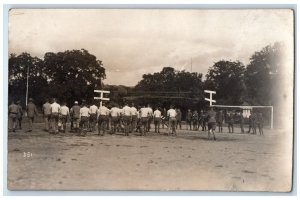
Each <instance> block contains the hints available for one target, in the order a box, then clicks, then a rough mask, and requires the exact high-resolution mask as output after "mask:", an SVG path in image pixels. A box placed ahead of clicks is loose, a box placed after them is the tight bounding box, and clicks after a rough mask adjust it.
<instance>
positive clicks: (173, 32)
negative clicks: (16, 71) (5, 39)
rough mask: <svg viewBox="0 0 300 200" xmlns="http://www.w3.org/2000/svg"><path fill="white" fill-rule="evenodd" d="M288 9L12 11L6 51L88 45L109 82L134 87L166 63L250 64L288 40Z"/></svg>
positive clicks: (202, 68)
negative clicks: (260, 53) (252, 58)
mask: <svg viewBox="0 0 300 200" xmlns="http://www.w3.org/2000/svg"><path fill="white" fill-rule="evenodd" d="M292 15H293V13H292V12H291V11H290V10H171V9H169V10H159V9H154V10H150V9H146V10H145V9H144V10H126V9H122V10H119V9H115V10H103V9H98V10H79V9H69V10H57V9H40V10H39V9H36V10H29V9H28V10H16V9H14V10H11V11H10V15H9V52H10V53H16V54H19V53H22V52H25V51H26V52H28V53H30V54H31V55H33V56H38V57H41V58H42V57H43V55H44V54H45V53H46V52H59V51H65V50H72V49H81V48H84V49H87V50H88V51H89V52H90V53H91V54H94V55H95V56H96V57H97V59H99V60H102V61H103V64H104V67H105V69H106V74H107V79H105V81H104V82H105V83H106V84H117V85H119V84H122V85H128V86H133V85H135V84H136V83H137V82H138V81H140V80H141V79H142V75H143V74H145V73H153V72H158V71H161V69H162V68H163V67H164V66H172V67H174V68H175V69H177V70H183V69H185V70H186V71H191V59H192V71H194V72H201V73H203V74H206V72H207V70H208V68H209V67H210V66H212V65H213V64H214V62H217V61H219V60H221V59H228V60H232V61H235V60H240V61H241V62H243V63H244V64H248V63H249V58H250V56H251V55H252V54H253V53H254V52H255V51H259V50H261V49H262V48H263V47H264V46H266V45H268V44H273V43H274V42H276V41H281V42H286V43H291V41H292V40H291V39H292V38H293V29H292V28H293V19H292Z"/></svg>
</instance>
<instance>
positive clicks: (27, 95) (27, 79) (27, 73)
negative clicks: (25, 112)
mask: <svg viewBox="0 0 300 200" xmlns="http://www.w3.org/2000/svg"><path fill="white" fill-rule="evenodd" d="M28 79H29V65H28V66H27V81H26V107H27V104H28Z"/></svg>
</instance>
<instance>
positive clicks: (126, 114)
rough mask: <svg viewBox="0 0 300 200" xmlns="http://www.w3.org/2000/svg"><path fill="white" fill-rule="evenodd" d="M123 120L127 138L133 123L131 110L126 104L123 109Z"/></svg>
mask: <svg viewBox="0 0 300 200" xmlns="http://www.w3.org/2000/svg"><path fill="white" fill-rule="evenodd" d="M122 118H123V122H124V125H125V136H129V131H130V130H129V129H130V123H131V108H130V107H129V106H128V104H127V103H125V106H124V107H123V110H122Z"/></svg>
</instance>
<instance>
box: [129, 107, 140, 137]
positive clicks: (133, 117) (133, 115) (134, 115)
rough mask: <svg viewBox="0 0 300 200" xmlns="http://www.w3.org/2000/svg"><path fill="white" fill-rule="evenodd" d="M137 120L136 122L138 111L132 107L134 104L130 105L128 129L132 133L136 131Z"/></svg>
mask: <svg viewBox="0 0 300 200" xmlns="http://www.w3.org/2000/svg"><path fill="white" fill-rule="evenodd" d="M137 120H138V111H137V109H136V108H135V107H134V103H132V106H131V127H130V132H133V131H134V130H135V129H136V126H137Z"/></svg>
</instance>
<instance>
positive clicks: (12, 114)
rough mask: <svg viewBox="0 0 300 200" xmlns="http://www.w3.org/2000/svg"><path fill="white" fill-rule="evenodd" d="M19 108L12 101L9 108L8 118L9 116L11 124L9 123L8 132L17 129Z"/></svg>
mask: <svg viewBox="0 0 300 200" xmlns="http://www.w3.org/2000/svg"><path fill="white" fill-rule="evenodd" d="M18 112H19V108H18V106H17V105H16V104H15V102H14V101H11V104H10V105H9V107H8V116H9V121H8V122H9V123H8V130H9V131H13V132H15V131H16V127H17V116H18Z"/></svg>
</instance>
